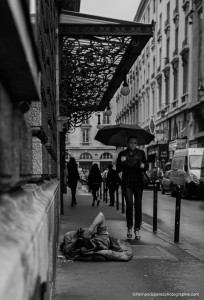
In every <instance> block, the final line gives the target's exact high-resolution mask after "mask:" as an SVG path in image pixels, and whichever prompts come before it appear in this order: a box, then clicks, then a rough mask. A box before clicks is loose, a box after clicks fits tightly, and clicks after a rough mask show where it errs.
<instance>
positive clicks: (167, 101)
mask: <svg viewBox="0 0 204 300" xmlns="http://www.w3.org/2000/svg"><path fill="white" fill-rule="evenodd" d="M169 87H170V85H169V74H167V76H165V89H166V99H165V100H166V104H169V91H170V88H169Z"/></svg>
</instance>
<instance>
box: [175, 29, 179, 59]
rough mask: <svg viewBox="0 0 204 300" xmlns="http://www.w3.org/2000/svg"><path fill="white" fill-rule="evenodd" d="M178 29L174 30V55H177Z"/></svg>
mask: <svg viewBox="0 0 204 300" xmlns="http://www.w3.org/2000/svg"><path fill="white" fill-rule="evenodd" d="M178 32H179V31H178V27H176V29H175V51H176V54H177V53H178V37H179V34H178Z"/></svg>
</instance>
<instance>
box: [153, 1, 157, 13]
mask: <svg viewBox="0 0 204 300" xmlns="http://www.w3.org/2000/svg"><path fill="white" fill-rule="evenodd" d="M155 12H156V0H153V13H155Z"/></svg>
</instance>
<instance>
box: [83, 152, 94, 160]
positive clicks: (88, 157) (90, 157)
mask: <svg viewBox="0 0 204 300" xmlns="http://www.w3.org/2000/svg"><path fill="white" fill-rule="evenodd" d="M80 159H92V155H91V154H90V153H82V154H81V155H80Z"/></svg>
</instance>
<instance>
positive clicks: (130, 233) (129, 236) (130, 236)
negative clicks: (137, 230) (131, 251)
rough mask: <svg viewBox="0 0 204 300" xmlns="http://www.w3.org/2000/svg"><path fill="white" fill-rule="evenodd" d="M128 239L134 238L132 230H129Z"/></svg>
mask: <svg viewBox="0 0 204 300" xmlns="http://www.w3.org/2000/svg"><path fill="white" fill-rule="evenodd" d="M127 238H128V239H131V238H132V228H128V231H127Z"/></svg>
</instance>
